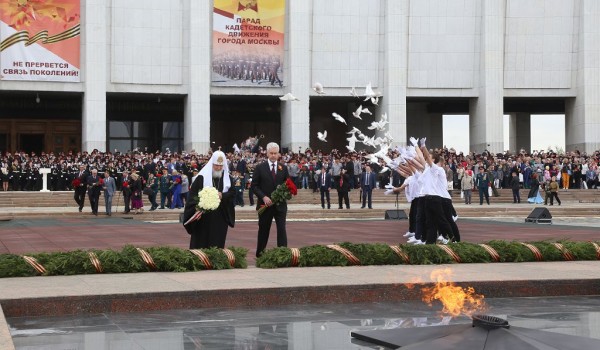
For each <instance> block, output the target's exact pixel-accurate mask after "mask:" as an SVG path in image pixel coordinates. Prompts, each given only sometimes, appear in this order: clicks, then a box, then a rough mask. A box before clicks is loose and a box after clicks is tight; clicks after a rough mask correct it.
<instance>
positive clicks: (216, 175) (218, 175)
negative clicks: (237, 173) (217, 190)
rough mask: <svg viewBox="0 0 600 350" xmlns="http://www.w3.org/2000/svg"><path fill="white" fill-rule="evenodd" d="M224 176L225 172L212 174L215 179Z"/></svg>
mask: <svg viewBox="0 0 600 350" xmlns="http://www.w3.org/2000/svg"><path fill="white" fill-rule="evenodd" d="M221 176H223V171H214V170H213V172H212V177H213V179H220V178H221Z"/></svg>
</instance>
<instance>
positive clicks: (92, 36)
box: [81, 0, 108, 152]
mask: <svg viewBox="0 0 600 350" xmlns="http://www.w3.org/2000/svg"><path fill="white" fill-rule="evenodd" d="M81 10H82V13H83V14H84V16H85V18H84V20H82V21H81V22H82V23H81V24H82V25H83V30H82V34H81V35H82V38H81V41H82V42H83V43H84V44H83V45H82V49H83V65H82V69H81V71H82V72H83V86H84V94H83V113H82V118H81V150H82V151H87V152H91V151H92V150H94V149H98V150H99V151H106V150H107V140H106V127H107V126H106V81H107V77H108V73H107V70H108V65H107V63H106V57H107V51H106V50H107V38H108V26H107V18H108V14H107V11H108V9H107V5H106V1H104V0H88V1H83V2H82V3H81Z"/></svg>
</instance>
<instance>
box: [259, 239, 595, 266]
mask: <svg viewBox="0 0 600 350" xmlns="http://www.w3.org/2000/svg"><path fill="white" fill-rule="evenodd" d="M599 259H600V245H598V244H597V243H595V242H570V241H561V242H529V243H523V242H516V241H513V242H507V241H500V240H496V241H490V242H487V243H485V244H474V243H465V242H461V243H451V244H448V245H434V244H432V245H404V244H402V245H397V246H390V245H386V244H379V243H377V244H355V243H340V244H338V245H328V246H322V245H314V246H308V247H302V248H283V247H280V248H273V249H269V250H266V251H265V252H264V253H263V254H262V255H261V256H260V257H259V258H258V259H257V260H256V266H257V267H261V268H279V267H294V266H301V267H305V266H306V267H308V266H348V265H399V264H406V265H427V264H451V263H492V262H528V261H571V260H599Z"/></svg>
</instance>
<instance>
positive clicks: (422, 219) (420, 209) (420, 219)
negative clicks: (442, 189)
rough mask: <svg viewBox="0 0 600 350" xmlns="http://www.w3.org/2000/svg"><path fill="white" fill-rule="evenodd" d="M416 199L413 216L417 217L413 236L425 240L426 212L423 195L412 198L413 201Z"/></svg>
mask: <svg viewBox="0 0 600 350" xmlns="http://www.w3.org/2000/svg"><path fill="white" fill-rule="evenodd" d="M415 200H416V201H417V204H416V207H417V213H416V214H415V218H416V219H417V220H416V221H417V223H416V226H415V238H416V239H418V240H420V241H423V242H425V223H426V222H427V212H426V210H425V204H426V201H425V197H418V198H415V199H413V201H415Z"/></svg>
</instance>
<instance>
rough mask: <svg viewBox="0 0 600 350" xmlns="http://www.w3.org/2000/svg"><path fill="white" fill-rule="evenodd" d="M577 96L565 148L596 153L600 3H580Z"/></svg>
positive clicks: (569, 104) (569, 110) (570, 106)
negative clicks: (599, 20)
mask: <svg viewBox="0 0 600 350" xmlns="http://www.w3.org/2000/svg"><path fill="white" fill-rule="evenodd" d="M578 15H579V45H578V47H579V52H578V53H577V57H578V64H577V67H578V70H577V97H576V98H575V99H567V101H566V113H565V114H566V115H565V131H566V137H565V144H566V145H565V146H566V147H565V151H575V150H579V151H581V152H587V153H588V154H589V153H592V152H594V151H596V150H598V149H600V138H599V137H598V135H600V68H599V67H598V62H600V27H598V18H600V2H599V1H597V0H581V1H580V5H579V14H578Z"/></svg>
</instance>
